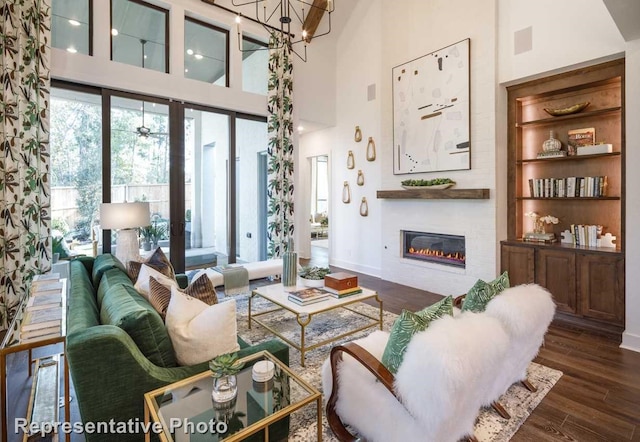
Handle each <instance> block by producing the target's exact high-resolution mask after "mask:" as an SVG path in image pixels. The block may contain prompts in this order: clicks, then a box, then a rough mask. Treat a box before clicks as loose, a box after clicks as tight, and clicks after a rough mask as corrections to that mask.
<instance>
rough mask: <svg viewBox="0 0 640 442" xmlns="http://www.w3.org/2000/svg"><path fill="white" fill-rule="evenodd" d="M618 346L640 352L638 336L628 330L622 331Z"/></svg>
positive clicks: (639, 338)
mask: <svg viewBox="0 0 640 442" xmlns="http://www.w3.org/2000/svg"><path fill="white" fill-rule="evenodd" d="M620 348H624V349H626V350H631V351H636V352H638V353H640V336H638V335H634V334H632V333H628V332H624V333H622V344H620Z"/></svg>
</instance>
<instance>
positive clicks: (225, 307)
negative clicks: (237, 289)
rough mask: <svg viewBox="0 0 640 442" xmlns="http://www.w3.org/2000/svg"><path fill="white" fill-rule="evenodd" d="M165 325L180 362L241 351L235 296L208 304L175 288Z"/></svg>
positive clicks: (201, 359)
mask: <svg viewBox="0 0 640 442" xmlns="http://www.w3.org/2000/svg"><path fill="white" fill-rule="evenodd" d="M165 324H166V326H167V331H168V332H169V337H170V338H171V342H172V343H173V349H174V350H175V352H176V359H177V360H178V363H179V364H180V365H195V364H199V363H201V362H205V361H209V360H211V359H213V358H215V357H216V356H218V355H221V354H225V353H232V352H234V351H238V350H240V346H239V345H238V338H237V334H238V331H237V330H238V327H237V324H236V301H235V300H234V299H231V300H229V301H225V302H221V303H218V304H214V305H207V304H205V303H204V302H202V301H200V300H199V299H195V298H192V297H190V296H187V295H185V294H184V293H182V292H180V291H179V290H178V289H177V288H176V287H172V288H171V301H169V307H168V308H167V319H166V322H165Z"/></svg>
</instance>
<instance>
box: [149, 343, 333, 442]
mask: <svg viewBox="0 0 640 442" xmlns="http://www.w3.org/2000/svg"><path fill="white" fill-rule="evenodd" d="M263 360H268V361H271V362H273V363H274V365H275V374H274V376H273V378H272V379H271V380H270V381H267V382H255V381H254V380H253V379H252V376H251V371H252V367H253V365H254V364H255V363H256V362H258V361H263ZM240 361H242V362H243V363H244V368H243V369H242V370H241V371H240V372H239V373H238V374H237V380H238V394H237V396H236V398H235V399H233V400H231V401H229V402H225V403H215V402H214V401H213V400H212V397H211V391H212V389H213V378H212V377H211V373H210V372H209V371H207V372H204V373H201V374H198V375H195V376H192V377H190V378H187V379H183V380H182V381H179V382H176V383H173V384H170V385H167V386H165V387H162V388H159V389H157V390H154V391H151V392H149V393H146V394H145V395H144V416H145V425H154V423H159V424H160V426H161V427H162V431H161V432H160V433H159V437H160V440H161V441H167V442H171V441H176V442H182V441H189V442H193V441H224V442H234V441H240V440H251V441H254V440H255V441H262V440H264V441H269V440H286V439H287V436H288V433H289V423H288V419H285V418H287V417H288V416H290V415H291V413H293V412H295V411H297V410H299V409H300V408H302V407H305V406H307V405H309V404H311V403H312V402H314V401H315V402H316V407H317V423H318V440H319V441H320V440H322V395H321V394H320V392H318V391H317V390H316V389H315V388H313V387H312V386H311V385H309V384H308V383H307V382H305V381H304V380H302V379H301V378H300V377H299V376H297V375H296V374H295V373H294V372H293V371H291V370H290V369H289V367H287V366H286V365H284V364H283V363H282V362H280V360H279V359H277V358H275V357H274V356H273V355H272V354H271V353H269V352H267V351H262V352H258V353H255V354H252V355H249V356H247V357H245V358H242V359H240ZM155 425H156V426H157V425H158V424H155ZM150 428H153V427H150ZM145 440H147V441H149V440H150V433H147V434H146V436H145Z"/></svg>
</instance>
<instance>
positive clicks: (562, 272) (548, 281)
mask: <svg viewBox="0 0 640 442" xmlns="http://www.w3.org/2000/svg"><path fill="white" fill-rule="evenodd" d="M536 255H537V256H536V269H537V271H536V272H535V274H536V283H538V284H540V285H541V286H543V287H546V288H547V289H548V290H549V291H550V292H551V293H552V294H553V298H554V299H555V301H556V304H557V308H558V310H559V311H563V312H568V313H578V307H577V300H576V294H577V292H576V255H575V253H571V252H565V251H560V250H544V249H540V250H538V252H537V253H536Z"/></svg>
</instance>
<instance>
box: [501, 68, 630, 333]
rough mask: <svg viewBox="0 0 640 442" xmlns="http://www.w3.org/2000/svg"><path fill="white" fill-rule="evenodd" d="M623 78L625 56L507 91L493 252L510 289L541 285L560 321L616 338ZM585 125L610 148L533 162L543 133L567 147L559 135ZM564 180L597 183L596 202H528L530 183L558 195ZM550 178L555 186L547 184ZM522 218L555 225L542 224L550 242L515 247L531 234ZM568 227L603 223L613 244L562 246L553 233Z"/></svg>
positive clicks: (620, 293) (620, 288)
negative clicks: (503, 173) (501, 197)
mask: <svg viewBox="0 0 640 442" xmlns="http://www.w3.org/2000/svg"><path fill="white" fill-rule="evenodd" d="M624 73H625V65H624V60H615V61H611V62H607V63H603V64H600V65H596V66H590V67H586V68H582V69H579V70H576V71H572V72H567V73H563V74H559V75H554V76H551V77H547V78H542V79H537V80H533V81H530V82H527V83H522V84H519V85H514V86H511V87H509V88H507V90H508V143H509V146H508V172H507V173H508V188H507V193H508V212H507V213H508V232H507V235H508V239H507V240H506V241H503V242H502V253H501V255H502V256H501V263H502V269H503V270H508V271H509V274H510V277H511V282H512V284H520V283H533V282H535V283H538V284H541V285H543V286H544V287H546V288H548V289H549V291H550V292H551V293H552V294H553V296H554V299H555V300H556V304H557V305H558V312H560V313H559V315H560V316H561V317H565V318H567V319H570V320H571V321H572V323H574V324H575V323H579V324H583V325H584V326H585V327H591V328H597V329H599V330H603V331H614V332H616V333H617V332H620V333H621V332H622V327H623V325H624V305H625V302H624V216H623V214H624V205H625V186H624V183H625V181H624V175H625V169H624V152H625V144H624V122H625V117H624V112H625V109H624ZM584 102H589V105H588V107H587V108H586V109H585V110H583V111H582V112H578V113H575V114H571V115H563V116H558V117H550V116H549V114H547V113H546V112H545V110H544V109H545V108H551V109H562V108H568V107H570V106H573V105H576V104H578V103H584ZM585 128H594V129H595V138H596V140H595V141H596V142H602V143H606V144H611V145H612V146H613V151H612V152H610V153H600V154H593V155H583V156H578V155H574V156H564V157H555V158H537V155H538V153H539V152H541V151H542V144H543V143H544V141H545V140H547V139H548V138H549V137H550V131H553V132H554V138H556V139H558V140H560V141H561V142H562V145H563V150H566V149H567V140H568V132H569V131H570V130H574V129H585ZM572 177H606V179H605V180H604V182H605V183H606V186H605V191H604V195H605V196H599V197H586V196H585V197H534V196H533V191H534V190H536V194H537V189H539V188H538V187H535V186H536V183H541V182H542V183H543V185H544V183H546V182H547V179H548V182H550V183H551V186H550V187H547V188H546V190H545V194H546V192H547V191H549V193H551V194H553V195H556V194H563V192H564V190H562V191H561V190H558V189H563V187H562V184H563V183H564V184H567V183H568V182H569V180H568V178H572ZM565 178H567V179H565ZM530 180H531V181H530ZM573 181H574V182H575V180H573ZM556 182H559V183H560V184H559V185H560V186H561V187H556V188H554V187H553V185H554V183H556ZM530 183H533V184H532V185H530ZM532 186H533V187H532ZM565 187H566V186H565ZM550 189H551V190H550ZM554 189H555V190H554ZM530 212H536V213H538V214H539V215H540V216H545V215H553V216H555V217H557V218H558V219H559V223H558V224H557V225H549V226H548V231H549V232H551V231H553V233H555V235H556V238H557V242H554V243H549V244H547V243H536V242H527V241H523V237H524V235H525V233H526V232H529V231H531V230H533V221H532V220H531V218H530V217H529V216H525V214H529V213H530ZM572 225H585V226H586V225H596V226H603V228H604V233H610V234H612V235H614V236H615V237H616V241H615V245H616V246H615V248H606V247H594V246H584V245H575V244H573V243H567V244H564V243H561V242H560V240H561V237H562V235H561V234H562V232H563V231H565V230H569V231H572V230H571V226H572Z"/></svg>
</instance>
